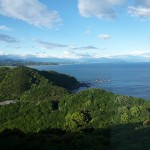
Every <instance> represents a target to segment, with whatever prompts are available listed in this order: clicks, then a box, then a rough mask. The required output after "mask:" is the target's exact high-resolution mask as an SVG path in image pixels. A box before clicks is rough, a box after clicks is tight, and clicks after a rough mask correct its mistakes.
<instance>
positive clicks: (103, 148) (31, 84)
mask: <svg viewBox="0 0 150 150" xmlns="http://www.w3.org/2000/svg"><path fill="white" fill-rule="evenodd" d="M0 73H1V72H0ZM49 75H50V76H49ZM55 75H56V76H55ZM62 78H63V79H62ZM64 78H68V83H67V79H64ZM1 80H2V82H1V83H0V90H1V91H0V96H1V98H4V99H6V100H7V99H8V98H18V101H17V102H16V103H15V104H9V105H5V106H0V148H1V149H2V150H3V149H24V150H28V149H37V150H38V149H39V150H49V149H53V150H55V149H56V150H58V149H62V150H63V149H64V150H80V149H83V150H110V149H112V150H141V149H144V150H149V147H150V137H149V133H150V121H149V120H150V109H149V108H150V102H149V101H146V100H143V99H140V98H133V97H128V96H121V95H116V94H113V93H111V92H106V91H104V90H100V89H88V90H85V91H81V92H78V93H76V94H70V93H69V92H68V91H67V90H66V89H69V88H71V86H70V84H71V83H72V84H73V86H74V87H75V85H78V82H77V81H76V80H74V78H72V77H71V78H70V77H68V76H65V75H61V74H58V73H55V72H40V71H37V70H34V69H30V68H26V67H17V68H13V69H7V68H5V69H4V73H2V77H1ZM63 80H64V84H63ZM59 86H61V87H59ZM73 86H72V87H73ZM63 87H65V88H66V89H64V88H63ZM10 89H11V91H9V90H10Z"/></svg>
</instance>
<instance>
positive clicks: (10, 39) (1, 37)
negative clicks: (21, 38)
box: [0, 34, 18, 43]
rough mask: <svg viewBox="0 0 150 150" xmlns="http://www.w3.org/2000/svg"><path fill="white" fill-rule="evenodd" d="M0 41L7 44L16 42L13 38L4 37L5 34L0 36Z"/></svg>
mask: <svg viewBox="0 0 150 150" xmlns="http://www.w3.org/2000/svg"><path fill="white" fill-rule="evenodd" d="M0 41H3V42H7V43H16V42H18V41H17V40H16V39H15V38H14V37H11V36H8V35H5V34H0Z"/></svg>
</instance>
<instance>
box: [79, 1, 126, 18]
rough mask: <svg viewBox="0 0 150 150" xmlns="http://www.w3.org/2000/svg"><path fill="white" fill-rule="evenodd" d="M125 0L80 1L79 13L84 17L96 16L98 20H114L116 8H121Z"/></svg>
mask: <svg viewBox="0 0 150 150" xmlns="http://www.w3.org/2000/svg"><path fill="white" fill-rule="evenodd" d="M124 2H125V0H78V9H79V13H80V14H81V15H82V16H84V17H91V16H96V17H97V18H104V19H114V18H115V17H116V12H115V7H116V6H120V5H122V4H123V3H124Z"/></svg>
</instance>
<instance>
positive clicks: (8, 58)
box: [0, 55, 150, 66]
mask: <svg viewBox="0 0 150 150" xmlns="http://www.w3.org/2000/svg"><path fill="white" fill-rule="evenodd" d="M124 62H150V59H149V57H144V56H132V55H123V56H113V57H108V58H107V57H101V58H82V59H67V58H61V59H60V58H56V57H50V58H40V57H35V56H34V55H33V56H32V55H30V56H26V57H20V56H16V55H0V65H1V66H2V65H16V64H20V65H21V64H25V65H44V64H45V65H51V64H53V65H57V64H66V63H67V64H68V63H69V64H70V63H71V64H72V63H124Z"/></svg>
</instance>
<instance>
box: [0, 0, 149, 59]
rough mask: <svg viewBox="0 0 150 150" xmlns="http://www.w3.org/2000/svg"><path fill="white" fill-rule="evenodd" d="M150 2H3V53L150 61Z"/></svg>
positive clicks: (0, 12) (0, 7)
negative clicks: (137, 58) (129, 58)
mask: <svg viewBox="0 0 150 150" xmlns="http://www.w3.org/2000/svg"><path fill="white" fill-rule="evenodd" d="M149 28H150V0H105V1H103V0H71V1H70V0H61V1H60V0H0V55H1V56H2V55H6V56H7V55H14V56H18V57H22V58H27V57H30V56H33V57H39V58H52V57H56V58H67V59H84V58H101V57H107V58H113V57H115V58H116V57H117V58H126V57H131V56H134V57H143V58H146V59H148V58H149V57H150V30H149Z"/></svg>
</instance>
